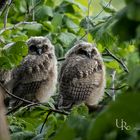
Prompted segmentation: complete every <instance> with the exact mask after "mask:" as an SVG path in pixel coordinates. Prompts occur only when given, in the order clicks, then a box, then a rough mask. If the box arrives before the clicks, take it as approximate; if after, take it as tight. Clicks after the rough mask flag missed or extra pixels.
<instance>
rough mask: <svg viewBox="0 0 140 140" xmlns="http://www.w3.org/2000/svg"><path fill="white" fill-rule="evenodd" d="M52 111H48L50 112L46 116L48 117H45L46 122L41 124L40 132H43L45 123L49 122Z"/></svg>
mask: <svg viewBox="0 0 140 140" xmlns="http://www.w3.org/2000/svg"><path fill="white" fill-rule="evenodd" d="M51 113H52V110H50V111H49V112H48V114H47V116H46V118H45V120H44V122H43V124H42V126H41V129H40V133H42V130H43V127H44V125H45V123H46V122H47V120H48V117H49V115H50V114H51Z"/></svg>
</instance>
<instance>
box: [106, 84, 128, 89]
mask: <svg viewBox="0 0 140 140" xmlns="http://www.w3.org/2000/svg"><path fill="white" fill-rule="evenodd" d="M126 86H128V85H123V86H121V87H117V88H105V89H107V90H121V89H122V88H125V87H126Z"/></svg>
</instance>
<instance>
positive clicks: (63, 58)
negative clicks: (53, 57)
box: [57, 57, 65, 61]
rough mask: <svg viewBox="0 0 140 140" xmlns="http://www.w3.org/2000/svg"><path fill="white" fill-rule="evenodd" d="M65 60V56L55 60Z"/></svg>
mask: <svg viewBox="0 0 140 140" xmlns="http://www.w3.org/2000/svg"><path fill="white" fill-rule="evenodd" d="M64 60H65V57H62V58H58V59H57V61H64Z"/></svg>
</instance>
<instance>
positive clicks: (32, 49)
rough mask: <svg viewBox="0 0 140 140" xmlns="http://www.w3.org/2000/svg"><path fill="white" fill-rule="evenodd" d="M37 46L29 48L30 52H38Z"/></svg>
mask: <svg viewBox="0 0 140 140" xmlns="http://www.w3.org/2000/svg"><path fill="white" fill-rule="evenodd" d="M36 49H37V48H36V46H35V45H31V46H30V47H29V50H30V51H31V52H34V51H36Z"/></svg>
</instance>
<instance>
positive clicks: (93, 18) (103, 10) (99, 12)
mask: <svg viewBox="0 0 140 140" xmlns="http://www.w3.org/2000/svg"><path fill="white" fill-rule="evenodd" d="M111 2H112V0H110V1H109V2H108V3H107V4H106V6H105V8H107V7H108V6H109V5H110V4H111ZM103 11H104V10H103V9H102V10H101V11H100V12H99V13H98V14H97V15H96V16H95V17H94V18H93V19H92V20H94V19H96V18H97V17H98V16H99V15H100V14H101V13H102V12H103Z"/></svg>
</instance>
